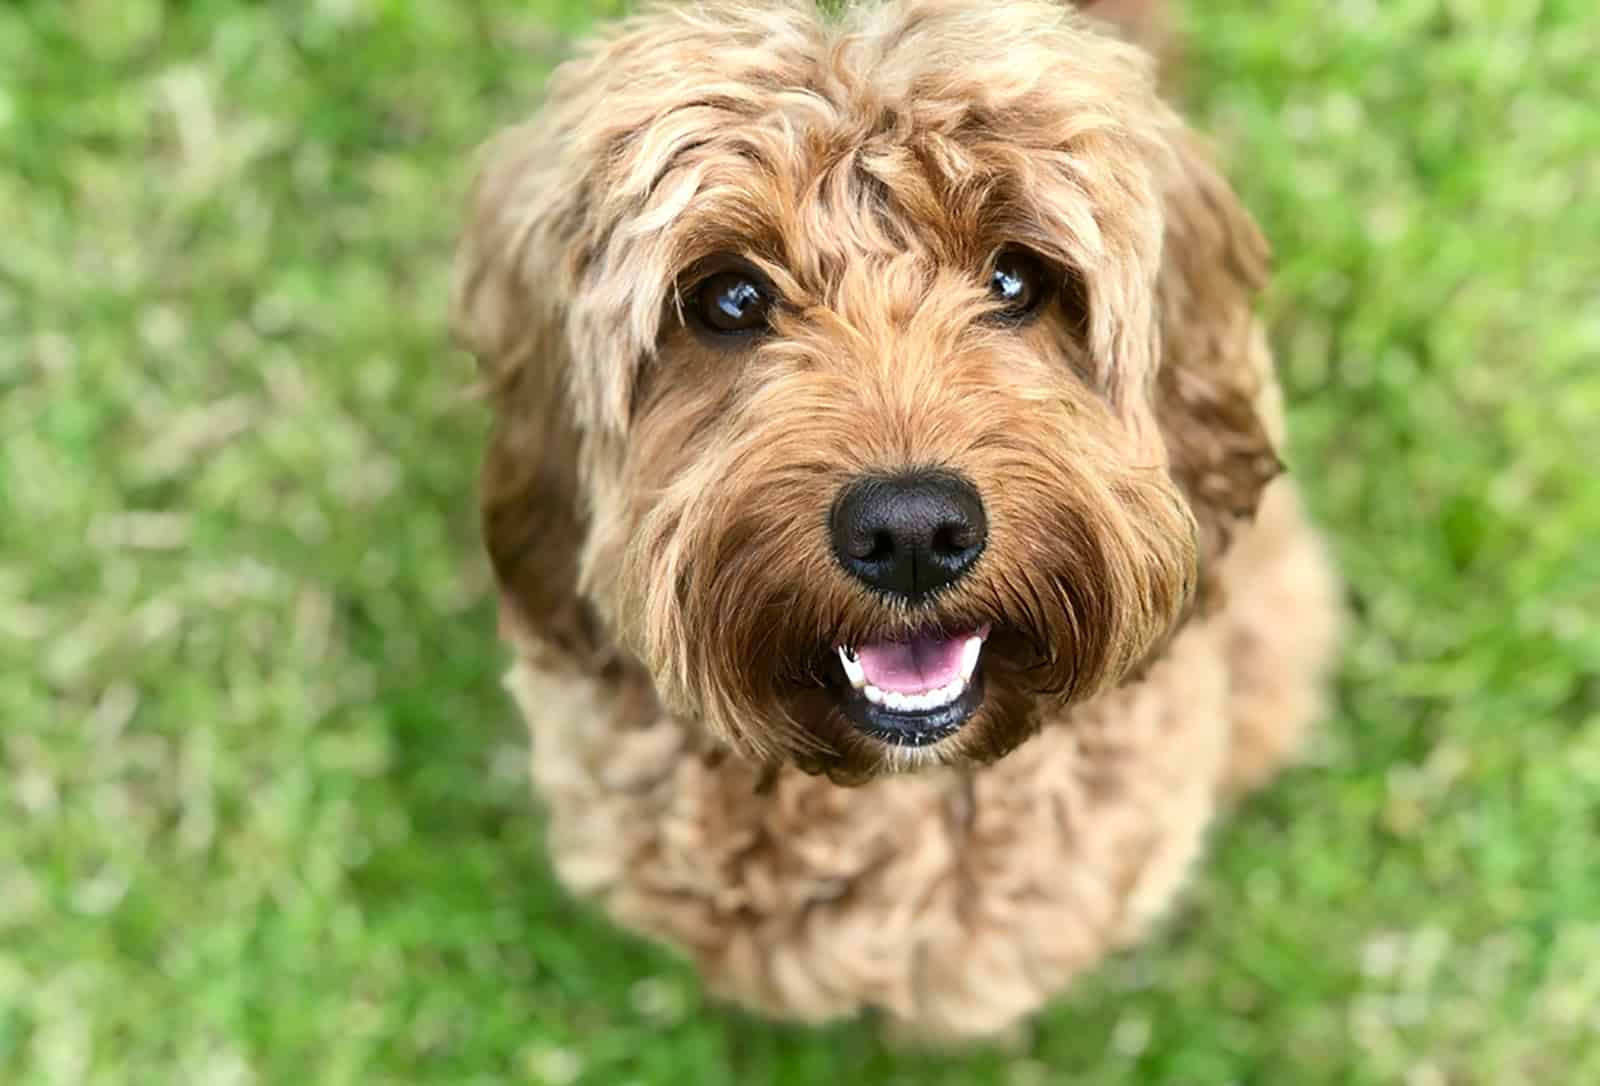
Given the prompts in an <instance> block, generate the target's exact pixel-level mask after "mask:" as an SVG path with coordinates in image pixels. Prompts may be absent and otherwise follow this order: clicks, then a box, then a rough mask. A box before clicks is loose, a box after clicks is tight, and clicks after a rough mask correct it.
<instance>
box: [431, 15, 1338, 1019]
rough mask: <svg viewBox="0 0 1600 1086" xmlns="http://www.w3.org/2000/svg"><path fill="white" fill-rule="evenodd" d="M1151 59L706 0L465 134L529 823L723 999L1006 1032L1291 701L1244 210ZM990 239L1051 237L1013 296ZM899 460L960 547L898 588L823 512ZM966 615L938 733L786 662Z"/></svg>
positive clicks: (1009, 31) (1262, 267) (1192, 835)
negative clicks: (977, 636)
mask: <svg viewBox="0 0 1600 1086" xmlns="http://www.w3.org/2000/svg"><path fill="white" fill-rule="evenodd" d="M1135 6H1137V5H1135ZM1153 67H1154V66H1153V64H1152V63H1151V62H1150V61H1149V59H1148V58H1147V54H1146V53H1145V52H1143V51H1141V50H1140V49H1138V48H1136V47H1134V46H1132V45H1128V44H1124V43H1123V42H1121V41H1119V40H1116V38H1114V37H1113V36H1112V35H1110V34H1107V33H1104V32H1103V31H1102V30H1101V29H1098V28H1096V27H1095V26H1094V25H1092V24H1091V23H1090V22H1088V21H1086V20H1085V19H1083V17H1081V16H1079V15H1077V14H1075V13H1073V12H1071V11H1070V10H1068V9H1066V8H1063V7H1061V6H1060V5H1056V4H1051V3H1045V2H1039V0H1014V2H1007V3H1004V4H987V3H980V2H976V0H891V2H889V3H887V4H884V5H882V6H864V7H860V8H853V9H850V10H848V11H847V12H845V13H844V14H842V15H839V16H836V17H832V18H829V17H824V16H822V15H820V14H819V13H818V12H817V11H816V10H815V9H814V8H813V7H812V6H811V5H810V4H808V3H801V2H776V3H774V2H758V0H707V2H702V3H696V4H693V5H683V6H663V7H657V8H653V9H650V10H648V11H646V12H645V13H643V14H641V15H638V16H635V17H633V18H630V19H627V20H625V21H622V22H620V23H618V24H616V25H615V26H613V27H612V28H610V29H609V30H608V31H606V32H605V33H603V34H602V35H601V36H600V37H599V38H597V39H596V40H594V41H593V42H591V43H589V44H588V45H587V46H586V47H585V48H584V49H583V50H582V51H581V52H580V53H579V54H578V55H577V57H576V58H575V59H573V60H572V61H570V62H569V63H568V64H566V65H564V66H563V67H562V68H561V69H560V70H559V71H558V72H557V73H556V75H555V76H554V77H553V79H552V81H551V83H550V89H549V96H548V100H547V102H546V103H545V105H544V107H543V108H542V110H541V111H540V112H539V113H538V114H537V115H536V116H535V117H534V118H533V120H531V121H530V122H529V123H527V124H525V125H522V126H519V127H516V128H512V129H510V130H509V131H507V132H505V133H504V134H502V135H501V136H500V137H499V138H498V139H497V140H495V141H494V143H493V144H492V146H491V147H490V149H489V151H488V154H487V158H486V165H485V167H484V170H483V173H482V176H481V178H480V181H479V183H478V185H477V187H476V190H475V194H474V197H473V200H472V209H471V217H470V222H469V225H468V228H467V231H466V234H465V239H464V241H463V244H462V247H461V252H460V265H459V289H458V294H457V304H456V326H457V328H458V330H459V333H460V335H461V336H462V338H463V339H464V341H465V342H466V343H467V344H468V346H469V347H470V349H471V350H472V351H473V352H474V353H475V354H476V356H477V357H478V358H479V359H480V361H481V363H482V366H483V368H484V372H485V375H486V377H487V382H488V386H489V388H490V390H491V396H492V402H493V406H494V410H495V415H496V429H495V432H494V435H493V438H492V441H491V444H490V448H489V451H488V455H487V459H486V463H485V469H484V476H483V494H482V501H483V510H484V525H485V534H486V540H487V545H488V549H489V553H490V556H491V559H492V562H493V566H494V570H495V573H496V576H497V578H498V581H499V585H500V591H501V599H502V614H503V626H504V629H505V632H506V634H507V636H508V638H509V640H510V641H511V643H512V645H513V646H514V648H515V650H516V652H517V656H518V660H517V665H516V668H515V670H514V672H513V676H512V680H511V683H512V687H513V690H514V691H515V693H516V694H517V696H518V698H519V701H520V702H521V704H522V707H523V709H524V711H525V713H526V715H527V717H528V720H529V723H530V725H531V727H532V729H533V733H534V738H535V753H534V775H535V778H536V782H537V784H538V787H539V789H540V791H541V793H542V795H543V798H544V800H545V802H546V803H547V804H548V806H549V809H550V814H551V833H550V846H551V849H552V851H553V853H554V856H555V860H556V864H557V867H558V870H559V871H560V873H561V874H562V876H563V878H564V879H565V880H566V881H567V883H568V884H569V885H570V886H572V887H573V888H574V889H575V890H577V891H579V892H581V893H585V894H589V895H593V896H595V897H598V898H599V899H600V900H601V901H602V902H603V903H604V904H605V906H606V908H607V909H608V911H609V912H610V913H611V915H612V916H614V917H615V918H616V919H617V920H618V921H619V922H621V923H623V924H625V925H627V926H630V927H632V928H635V929H637V930H640V931H643V932H646V933H648V934H650V935H652V936H655V937H658V938H662V939H664V940H666V941H668V942H670V943H672V944H674V945H676V946H678V947H679V948H681V949H682V950H684V951H685V952H686V953H688V954H690V955H691V956H692V957H693V958H694V960H695V961H696V962H697V963H698V964H699V966H700V967H701V969H702V970H703V971H704V973H705V974H706V976H707V977H708V978H709V981H710V983H711V984H712V986H713V988H714V989H715V990H716V991H718V992H720V993H722V994H724V995H726V996H728V997H731V998H733V999H736V1000H739V1001H741V1002H743V1003H745V1004H747V1005H750V1006H754V1007H756V1008H759V1009H761V1010H764V1011H766V1012H769V1013H773V1014H778V1015H786V1016H793V1017H798V1018H801V1019H804V1020H808V1021H819V1020H823V1019H827V1018H831V1017H835V1016H839V1015H845V1014H850V1013H854V1012H857V1011H858V1010H861V1009H863V1008H867V1007H876V1008H881V1009H883V1010H885V1011H887V1012H888V1013H889V1014H890V1015H892V1016H893V1017H894V1018H896V1019H899V1020H901V1021H903V1022H905V1023H907V1024H909V1025H911V1026H913V1027H915V1028H918V1029H922V1030H925V1031H927V1032H930V1033H933V1034H938V1035H942V1036H969V1035H978V1034H983V1033H987V1032H992V1031H994V1030H998V1029H1001V1028H1003V1027H1005V1026H1006V1025H1008V1024H1009V1023H1011V1022H1012V1021H1014V1020H1015V1019H1017V1018H1018V1017H1019V1016H1022V1015H1025V1014H1027V1013H1028V1012H1030V1011H1032V1010H1033V1009H1034V1008H1036V1007H1037V1006H1038V1004H1039V1003H1040V1002H1041V1001H1042V1000H1044V999H1045V998H1048V996H1049V995H1050V994H1051V993H1052V992H1054V991H1056V990H1058V989H1059V988H1060V987H1061V986H1062V985H1063V984H1064V983H1065V982H1066V981H1067V980H1068V979H1069V978H1070V977H1071V976H1072V975H1073V974H1074V973H1076V972H1078V971H1080V970H1081V969H1083V968H1085V967H1087V966H1089V965H1091V964H1092V963H1093V962H1094V961H1095V960H1096V959H1098V958H1099V957H1100V956H1102V955H1103V954H1104V953H1105V952H1106V951H1107V950H1108V949H1111V948H1114V947H1116V946H1119V945H1122V944H1124V943H1126V942H1127V941H1129V940H1131V939H1133V938H1135V937H1136V936H1137V935H1138V934H1139V933H1140V932H1141V931H1142V930H1143V929H1144V928H1145V926H1146V924H1147V923H1148V921H1149V920H1150V919H1151V918H1152V917H1153V916H1154V915H1156V914H1157V913H1158V912H1159V910H1160V908H1161V907H1162V906H1163V905H1164V904H1165V903H1166V902H1167V901H1168V900H1169V899H1170V898H1171V896H1172V894H1173V892H1174V891H1175V889H1176V887H1177V886H1178V884H1179V883H1180V881H1181V878H1182V875H1183V873H1184V871H1185V869H1186V867H1187V865H1188V863H1189V861H1190V859H1191V858H1192V857H1193V855H1194V854H1195V853H1196V851H1197V849H1198V847H1199V845H1200V842H1201V838H1202V835H1203V833H1204V829H1205V826H1206V824H1207V822H1208V821H1209V819H1210V818H1211V815H1212V811H1213V808H1214V807H1215V805H1216V804H1217V802H1218V800H1219V798H1221V797H1224V796H1226V795H1229V794H1232V793H1234V792H1237V791H1238V790H1240V789H1242V788H1245V787H1249V786H1251V785H1253V784H1255V783H1257V782H1259V781H1261V780H1263V779H1264V778H1265V777H1266V776H1268V775H1269V774H1270V773H1271V771H1272V770H1273V769H1274V768H1276V767H1277V766H1278V765H1279V764H1280V763H1281V762H1282V761H1283V760H1284V759H1285V758H1286V757H1287V756H1288V755H1289V754H1290V753H1291V751H1292V750H1293V748H1294V745H1295V741H1296V739H1297V737H1298V736H1299V734H1300V733H1301V731H1302V730H1303V728H1304V727H1305V725H1306V724H1307V723H1308V722H1309V721H1310V720H1311V719H1312V717H1313V716H1314V715H1315V712H1316V710H1317V705H1318V701H1319V695H1318V691H1319V687H1320V680H1321V676H1322V672H1323V671H1324V669H1325V666H1326V661H1327V657H1328V655H1329V649H1330V645H1331V643H1332V635H1333V629H1334V616H1335V606H1334V602H1333V601H1334V592H1333V584H1332V578H1331V576H1330V574H1329V573H1328V571H1327V568H1326V565H1325V563H1324V561H1323V558H1322V552H1321V549H1320V546H1319V544H1318V542H1317V540H1316V538H1315V536H1314V534H1313V533H1312V531H1311V530H1310V529H1309V528H1308V527H1307V526H1306V524H1305V523H1304V521H1303V519H1302V518H1301V515H1300V513H1299V511H1298V505H1297V503H1296V501H1295V496H1294V493H1293V491H1292V489H1291V487H1290V484H1289V483H1288V481H1287V480H1279V481H1277V482H1275V483H1274V482H1273V480H1274V478H1275V477H1277V475H1278V472H1279V460H1278V456H1277V451H1276V448H1277V444H1278V442H1279V441H1281V438H1282V420H1281V411H1280V408H1279V405H1278V401H1277V389H1276V384H1275V382H1274V380H1273V376H1272V372H1271V364H1270V357H1269V354H1268V350H1267V345H1266V342H1265V338H1264V336H1263V334H1262V331H1261V328H1260V325H1259V322H1258V321H1257V319H1256V318H1255V316H1254V315H1253V312H1252V298H1253V296H1254V294H1255V293H1256V292H1257V290H1258V289H1259V288H1260V287H1261V286H1262V285H1263V283H1264V281H1265V277H1266V274H1267V263H1268V259H1267V249H1266V245H1265V243H1264V241H1263V239H1262V237H1261V236H1260V234H1259V232H1258V231H1257V229H1256V228H1255V226H1254V225H1253V224H1252V222H1251V221H1250V218H1249V216H1248V215H1247V214H1246V212H1245V211H1244V210H1243V208H1242V207H1241V206H1240V204H1239V202H1238V200H1237V199H1236V197H1235V196H1234V195H1233V193H1232V192H1231V190H1230V189H1229V187H1228V185H1227V184H1226V182H1225V181H1224V180H1223V179H1222V178H1221V176H1220V175H1219V174H1218V173H1217V171H1216V170H1215V168H1214V167H1213V166H1212V165H1211V164H1210V162H1209V161H1208V159H1207V157H1206V155H1205V154H1204V153H1203V152H1202V151H1201V149H1200V148H1199V147H1198V146H1197V144H1196V141H1195V140H1194V139H1193V137H1192V136H1191V135H1190V133H1189V132H1188V131H1187V130H1186V128H1185V127H1184V125H1183V123H1182V122H1181V121H1180V119H1179V118H1178V116H1177V115H1176V114H1175V113H1174V112H1173V111H1172V110H1171V109H1170V108H1169V107H1168V106H1167V105H1165V104H1164V103H1163V102H1162V100H1161V99H1160V97H1159V96H1158V93H1157V90H1156V84H1155V78H1154V72H1153ZM1014 245H1023V246H1026V247H1027V248H1028V249H1029V250H1031V251H1032V252H1035V253H1037V254H1040V256H1041V257H1042V258H1043V259H1045V260H1047V261H1048V262H1049V263H1050V264H1051V266H1053V267H1057V268H1060V269H1063V272H1062V282H1061V287H1060V291H1059V294H1060V297H1058V298H1056V299H1054V300H1053V301H1052V303H1051V306H1050V308H1049V309H1048V310H1047V311H1046V312H1045V313H1044V314H1043V315H1042V316H1041V317H1040V318H1039V319H1037V320H1035V321H1033V322H1032V323H1029V324H1027V325H1024V326H1011V325H1006V324H1000V323H997V322H996V321H995V320H993V319H990V318H991V317H992V316H993V311H994V301H993V300H992V299H991V298H990V297H989V295H988V294H987V293H986V290H985V287H986V283H985V279H984V276H983V273H984V269H985V267H986V266H987V262H988V261H990V260H991V259H992V258H993V254H994V253H995V252H996V251H997V250H999V249H1001V248H1003V247H1005V246H1014ZM730 255H731V256H734V257H737V258H738V259H740V260H741V261H743V262H744V263H745V264H746V265H748V266H750V267H752V268H754V269H756V270H757V271H758V272H759V273H760V274H761V275H762V276H763V277H764V278H765V280H766V281H767V282H769V283H770V284H771V286H772V290H773V291H774V293H775V294H776V295H777V297H778V299H779V300H780V303H781V304H778V305H775V306H774V308H773V311H772V318H771V328H770V331H769V332H768V333H767V334H766V335H764V336H761V337H759V338H754V339H749V340H745V341H740V342H739V343H738V344H737V345H734V346H729V345H727V344H723V343H712V342H709V341H708V339H707V337H705V336H703V335H697V334H696V332H695V330H694V329H693V328H692V327H691V324H692V322H691V321H690V320H688V319H687V318H686V315H685V307H686V301H685V298H686V292H687V291H688V290H690V289H691V287H692V284H693V281H694V277H695V276H696V274H697V271H698V270H699V269H703V268H704V267H706V266H707V262H708V261H713V260H717V259H725V258H726V257H728V256H730ZM930 465H931V466H938V467H941V468H948V469H951V470H954V471H957V472H959V473H960V474H961V476H962V477H963V478H965V479H967V480H970V481H971V483H972V485H973V486H975V487H976V489H977V491H978V492H979V493H981V495H982V498H983V502H984V504H985V506H986V508H987V515H988V525H989V529H988V531H989V534H988V543H987V547H986V549H985V551H984V553H983V557H982V560H981V561H980V562H979V563H978V565H977V566H976V567H974V569H973V570H972V573H971V575H970V576H967V577H965V578H963V579H962V580H960V581H958V582H956V583H955V584H953V585H951V586H950V588H949V589H948V591H945V592H943V593H941V594H939V595H937V596H936V597H935V598H934V599H933V600H931V601H930V602H927V603H924V604H918V605H911V604H908V603H905V602H893V601H889V600H886V599H885V598H884V597H882V596H881V595H878V594H874V593H872V592H869V591H866V590H865V589H864V588H863V586H862V585H861V584H860V583H858V582H857V581H855V580H853V579H852V578H851V577H849V576H848V575H847V574H846V573H845V572H844V571H843V570H842V569H841V568H840V565H839V564H838V562H836V561H835V560H834V558H833V555H832V552H831V551H830V547H829V543H828V538H827V528H826V521H827V513H828V510H829V508H830V506H831V505H832V504H833V502H834V501H835V498H836V496H837V494H838V493H839V491H840V488H841V487H842V486H844V485H845V484H846V483H847V482H848V481H849V480H851V479H852V478H855V477H857V476H859V475H861V474H863V473H869V472H884V471H897V470H902V469H905V468H908V467H926V466H930ZM1269 483H1270V484H1271V485H1270V486H1269ZM980 624H991V625H992V626H993V631H994V632H993V634H992V635H991V637H990V640H989V642H988V643H987V645H986V647H985V649H984V656H983V661H984V662H983V668H984V683H985V687H984V690H985V692H984V696H983V701H982V704H981V706H979V707H978V709H977V710H976V712H975V714H974V715H973V717H972V719H971V720H970V721H968V722H967V723H966V725H965V726H963V727H961V728H960V730H959V731H957V732H956V733H955V734H954V735H951V736H950V737H949V738H947V739H944V740H942V741H940V742H937V743H932V744H929V745H927V746H894V745H891V744H886V743H884V742H881V741H879V740H878V739H875V738H872V737H870V736H869V735H868V734H865V733H863V732H862V731H861V730H859V729H857V728H855V727H853V726H852V725H851V724H850V723H849V722H848V721H847V720H846V718H845V717H844V715H843V714H842V713H841V712H840V711H839V708H838V707H837V705H836V704H835V701H834V699H833V697H832V695H831V694H830V691H829V688H828V684H827V682H826V681H825V679H824V677H823V674H824V672H825V669H826V668H827V667H828V666H829V657H830V653H831V649H832V647H833V646H835V645H839V644H854V643H856V642H858V641H860V640H863V639H868V638H889V639H893V638H897V637H905V636H910V635H911V634H913V633H914V632H915V631H917V630H919V629H926V628H928V627H929V626H930V625H932V626H934V627H937V628H940V629H972V628H974V627H977V626H979V625H980Z"/></svg>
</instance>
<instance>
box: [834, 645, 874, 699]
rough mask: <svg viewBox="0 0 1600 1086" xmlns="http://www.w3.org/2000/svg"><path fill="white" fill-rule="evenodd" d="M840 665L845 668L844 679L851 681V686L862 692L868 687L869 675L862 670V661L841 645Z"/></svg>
mask: <svg viewBox="0 0 1600 1086" xmlns="http://www.w3.org/2000/svg"><path fill="white" fill-rule="evenodd" d="M837 651H838V653H839V663H840V664H841V665H842V666H843V667H844V677H845V678H847V679H849V680H850V685H851V686H853V687H855V688H856V689H857V690H860V689H861V688H862V687H864V686H866V685H867V673H866V672H865V671H864V670H862V667H861V661H860V660H858V659H857V658H856V654H855V653H854V652H853V651H852V650H850V649H848V648H845V647H844V646H843V645H840V646H839V648H838V650H837Z"/></svg>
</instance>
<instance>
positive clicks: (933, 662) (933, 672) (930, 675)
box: [856, 634, 967, 694]
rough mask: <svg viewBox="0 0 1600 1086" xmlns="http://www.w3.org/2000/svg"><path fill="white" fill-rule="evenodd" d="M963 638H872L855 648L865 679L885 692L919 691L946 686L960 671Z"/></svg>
mask: <svg viewBox="0 0 1600 1086" xmlns="http://www.w3.org/2000/svg"><path fill="white" fill-rule="evenodd" d="M966 640H967V639H966V638H965V637H957V638H952V639H946V638H942V637H931V636H929V635H927V634H918V635H917V636H916V637H914V638H912V639H911V640H910V641H875V642H873V643H871V644H868V645H859V646H857V647H856V659H858V660H859V661H860V662H861V670H862V672H863V673H864V674H865V676H866V679H867V682H869V683H871V684H872V685H873V686H876V687H877V688H878V689H879V690H883V691H885V692H889V691H892V692H894V693H896V694H921V693H923V692H924V691H928V690H937V689H938V688H939V687H941V686H947V685H949V684H950V683H951V682H952V681H954V680H955V679H956V677H957V676H959V675H960V674H961V648H962V646H963V645H964V644H966Z"/></svg>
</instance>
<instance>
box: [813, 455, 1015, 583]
mask: <svg viewBox="0 0 1600 1086" xmlns="http://www.w3.org/2000/svg"><path fill="white" fill-rule="evenodd" d="M830 520H831V524H830V527H831V529H832V534H833V550H834V554H835V556H836V557H837V558H838V560H839V564H840V565H841V566H842V567H844V569H845V570H846V571H847V572H849V573H850V574H851V575H852V576H854V577H855V578H856V579H857V580H858V581H861V582H862V583H863V584H865V585H867V586H868V587H870V588H874V589H876V590H878V591H880V592H883V593H885V594H888V595H893V596H898V597H900V598H902V599H906V600H910V601H912V602H916V601H920V600H922V599H923V598H925V597H927V596H928V595H930V594H931V593H933V592H934V591H936V590H938V589H940V588H943V587H944V586H946V585H948V584H950V583H951V582H952V581H954V580H956V579H957V578H958V577H960V576H962V575H963V574H965V573H966V571H967V570H968V569H969V568H970V567H971V566H972V564H973V562H975V561H976V560H977V558H978V555H979V554H980V553H981V552H982V550H983V545H984V542H985V540H986V539H987V535H988V521H987V518H986V517H985V514H984V508H983V501H982V499H981V498H979V496H978V492H977V491H976V490H975V489H973V487H972V484H971V483H968V482H967V481H966V480H965V479H962V478H961V477H959V476H957V475H954V474H952V473H950V472H945V471H919V472H910V473H906V474H902V475H893V476H881V475H880V476H866V477H863V478H860V479H857V480H855V481H854V482H852V483H850V484H849V485H847V486H846V487H845V488H844V490H843V491H841V492H840V495H839V498H838V500H837V501H836V502H835V503H834V508H833V513H832V516H831V518H830Z"/></svg>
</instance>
